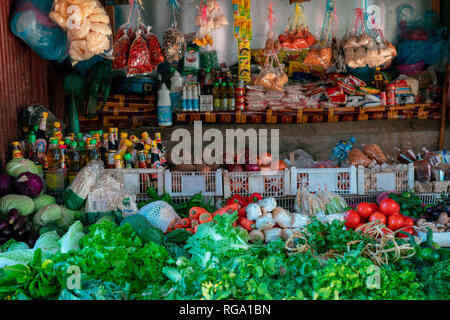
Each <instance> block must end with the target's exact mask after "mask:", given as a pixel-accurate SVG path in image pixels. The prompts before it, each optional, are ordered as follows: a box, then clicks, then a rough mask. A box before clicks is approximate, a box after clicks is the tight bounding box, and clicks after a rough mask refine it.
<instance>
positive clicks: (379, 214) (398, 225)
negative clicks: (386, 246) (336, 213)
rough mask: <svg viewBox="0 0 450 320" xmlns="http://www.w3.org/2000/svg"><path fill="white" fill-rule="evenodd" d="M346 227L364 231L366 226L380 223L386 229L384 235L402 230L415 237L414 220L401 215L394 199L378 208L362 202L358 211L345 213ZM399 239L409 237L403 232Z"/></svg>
mask: <svg viewBox="0 0 450 320" xmlns="http://www.w3.org/2000/svg"><path fill="white" fill-rule="evenodd" d="M345 215H346V217H345V226H346V227H347V229H353V230H355V231H357V230H364V225H365V224H367V223H369V222H373V221H377V220H378V221H379V222H381V223H382V224H383V225H384V226H386V228H383V233H391V232H393V231H397V230H400V229H402V231H403V232H406V233H409V234H411V235H414V228H413V227H414V220H413V219H411V218H409V217H406V216H404V215H402V214H401V213H400V205H399V204H398V203H397V202H395V201H394V200H392V199H385V200H383V201H382V202H381V203H380V205H379V206H378V205H377V204H376V203H367V202H361V203H360V204H358V206H357V208H356V211H355V210H349V211H347V212H346V213H345ZM397 235H398V236H399V237H402V238H406V237H407V236H406V235H404V234H402V233H401V232H399V233H397Z"/></svg>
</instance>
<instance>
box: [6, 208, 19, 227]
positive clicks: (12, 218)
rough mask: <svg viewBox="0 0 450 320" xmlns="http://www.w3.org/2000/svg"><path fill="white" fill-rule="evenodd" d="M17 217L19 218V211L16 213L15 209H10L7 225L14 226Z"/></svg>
mask: <svg viewBox="0 0 450 320" xmlns="http://www.w3.org/2000/svg"><path fill="white" fill-rule="evenodd" d="M19 216H20V213H19V211H17V210H16V209H12V210H11V211H10V212H9V217H8V221H9V224H14V221H16V220H17V218H19Z"/></svg>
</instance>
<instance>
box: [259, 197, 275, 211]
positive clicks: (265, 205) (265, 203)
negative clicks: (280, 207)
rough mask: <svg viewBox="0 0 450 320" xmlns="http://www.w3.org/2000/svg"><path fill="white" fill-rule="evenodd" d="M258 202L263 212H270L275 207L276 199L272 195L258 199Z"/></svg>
mask: <svg viewBox="0 0 450 320" xmlns="http://www.w3.org/2000/svg"><path fill="white" fill-rule="evenodd" d="M258 204H259V205H260V206H261V210H262V211H263V213H270V212H272V211H273V210H275V208H276V207H277V201H276V200H275V198H273V197H270V198H265V199H263V200H260V201H258Z"/></svg>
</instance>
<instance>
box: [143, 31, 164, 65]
mask: <svg viewBox="0 0 450 320" xmlns="http://www.w3.org/2000/svg"><path fill="white" fill-rule="evenodd" d="M151 29H152V27H150V26H148V27H147V29H146V31H145V33H144V38H145V41H146V42H147V46H148V49H149V50H150V61H151V63H152V65H153V66H154V67H156V66H157V65H159V64H161V63H163V62H164V56H163V53H162V49H161V45H160V44H159V41H158V38H157V37H156V36H155V35H154V34H153V33H152V32H151V31H150V30H151Z"/></svg>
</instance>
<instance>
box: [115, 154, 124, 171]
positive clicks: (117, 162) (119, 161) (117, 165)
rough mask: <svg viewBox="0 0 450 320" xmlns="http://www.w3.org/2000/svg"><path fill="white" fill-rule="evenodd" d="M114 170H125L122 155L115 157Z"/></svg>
mask: <svg viewBox="0 0 450 320" xmlns="http://www.w3.org/2000/svg"><path fill="white" fill-rule="evenodd" d="M114 169H123V167H122V156H121V155H120V154H116V155H115V156H114Z"/></svg>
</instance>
